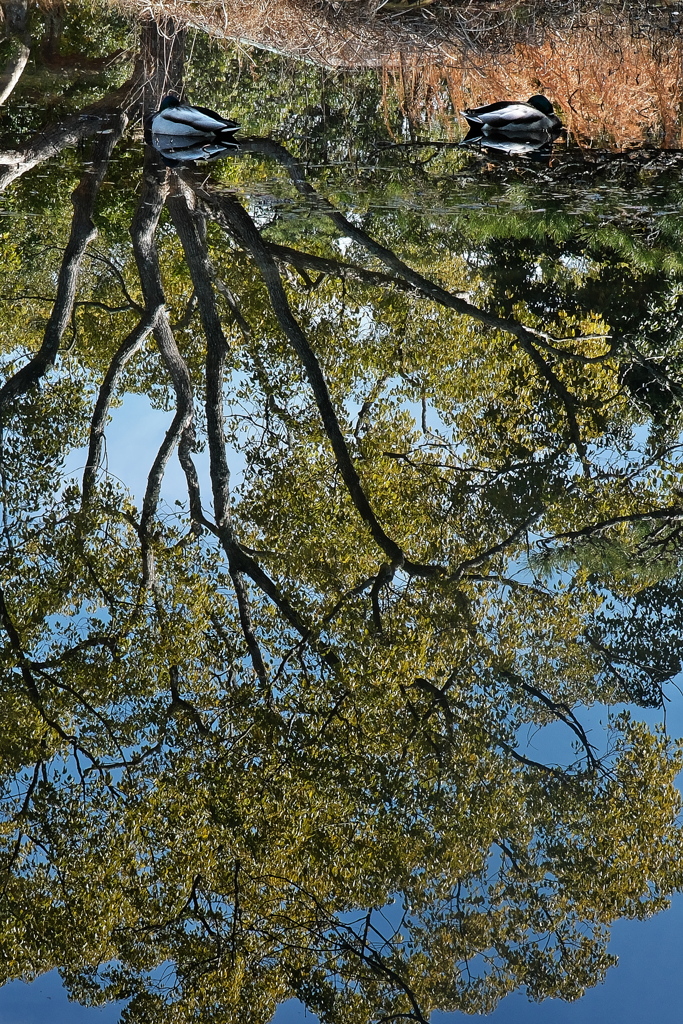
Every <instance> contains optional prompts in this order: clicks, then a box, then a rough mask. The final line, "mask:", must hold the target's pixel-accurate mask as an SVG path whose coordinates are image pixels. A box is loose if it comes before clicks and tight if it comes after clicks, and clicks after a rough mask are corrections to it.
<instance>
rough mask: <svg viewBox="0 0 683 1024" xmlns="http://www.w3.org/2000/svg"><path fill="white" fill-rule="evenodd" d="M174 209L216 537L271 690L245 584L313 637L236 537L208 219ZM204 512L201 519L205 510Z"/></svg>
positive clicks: (178, 200) (181, 198)
mask: <svg viewBox="0 0 683 1024" xmlns="http://www.w3.org/2000/svg"><path fill="white" fill-rule="evenodd" d="M190 195H191V193H190ZM168 208H169V212H170V214H171V217H172V218H173V224H174V226H175V229H176V231H177V233H178V238H179V239H180V241H181V243H182V246H183V252H184V254H185V259H186V261H187V265H188V267H189V270H190V276H191V277H192V284H193V286H194V290H195V295H196V296H197V305H198V307H199V314H200V316H201V319H202V326H203V328H204V334H205V336H206V346H207V347H206V404H205V408H206V423H207V437H208V443H209V463H210V475H211V489H212V492H213V504H214V514H215V518H216V533H217V534H218V538H219V540H220V542H221V544H222V546H223V550H224V551H225V553H226V555H227V557H228V567H229V570H230V577H231V579H232V581H233V586H234V588H235V595H236V597H237V605H238V610H239V616H240V624H241V626H242V632H243V634H244V638H245V640H246V642H247V648H248V650H249V654H250V656H251V660H252V664H253V666H254V670H255V672H256V674H257V675H258V677H259V679H260V680H261V683H262V684H263V685H264V686H268V685H269V683H268V673H267V671H266V667H265V665H264V662H263V657H262V655H261V651H260V648H259V645H258V640H257V638H256V635H255V633H254V629H253V625H252V621H251V611H250V608H249V595H248V593H247V588H246V586H245V583H244V576H245V575H247V576H249V578H250V579H251V580H252V582H254V583H256V585H257V586H258V587H259V588H260V589H261V590H262V591H263V592H264V593H265V594H267V595H268V596H269V597H270V598H271V599H272V600H273V601H274V602H275V604H276V605H277V607H278V608H279V609H280V611H281V612H282V614H283V615H284V616H285V618H286V619H287V620H288V621H289V622H290V623H291V624H292V625H293V626H294V627H295V629H296V630H297V631H298V632H299V633H300V634H301V635H302V636H308V635H309V633H310V630H309V628H308V627H307V626H306V624H305V622H303V620H302V619H301V616H300V615H299V614H298V613H297V612H296V610H295V609H294V608H293V607H292V606H291V605H290V604H289V602H288V601H287V600H286V598H284V597H283V595H282V594H281V593H280V591H279V590H278V588H277V586H276V585H275V583H274V582H273V581H272V580H271V579H270V577H269V576H267V574H266V573H265V572H264V571H263V570H262V569H261V568H260V566H259V565H257V563H256V562H255V561H254V559H253V558H252V557H251V556H250V555H247V553H246V552H245V551H244V550H243V549H242V548H241V547H240V545H239V543H238V541H237V538H236V537H235V533H234V530H233V527H232V522H231V517H230V492H229V482H230V469H229V467H228V460H227V458H226V454H225V443H226V442H225V430H224V421H223V382H224V379H225V357H226V355H227V352H228V343H227V341H226V339H225V335H224V333H223V328H222V326H221V322H220V317H219V315H218V310H217V308H216V301H215V296H214V292H213V287H212V276H213V275H212V271H211V266H210V263H209V258H208V254H207V250H206V232H205V223H204V218H203V217H202V216H200V215H197V213H196V212H195V211H193V210H191V209H190V206H189V205H188V202H187V194H183V193H179V194H176V195H175V196H172V197H171V198H170V199H169V201H168ZM199 512H200V514H201V505H200V507H199ZM202 518H203V517H202Z"/></svg>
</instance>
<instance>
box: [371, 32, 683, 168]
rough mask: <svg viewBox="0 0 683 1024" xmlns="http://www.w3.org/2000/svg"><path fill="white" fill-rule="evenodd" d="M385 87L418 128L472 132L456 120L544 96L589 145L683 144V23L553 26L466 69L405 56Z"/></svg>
mask: <svg viewBox="0 0 683 1024" xmlns="http://www.w3.org/2000/svg"><path fill="white" fill-rule="evenodd" d="M385 83H386V85H387V90H388V87H389V85H391V87H392V88H393V90H395V92H396V93H397V94H398V97H399V102H400V103H401V105H402V106H403V109H404V111H405V113H406V114H407V116H409V117H410V118H411V119H413V120H416V121H419V120H420V119H421V118H422V117H423V116H424V111H425V110H429V109H432V108H438V110H437V113H439V112H440V113H441V115H442V119H443V122H444V124H445V126H446V128H447V129H448V128H450V127H451V126H454V125H456V124H458V123H460V124H462V123H463V122H462V121H460V122H458V119H457V117H456V118H455V119H453V117H452V116H449V115H452V113H453V112H455V113H456V114H457V111H459V110H462V109H464V108H465V107H470V106H478V105H479V104H482V103H489V102H491V101H492V100H494V99H506V98H508V97H510V98H515V99H521V98H526V97H528V96H530V95H531V94H532V93H536V92H543V93H545V94H546V95H547V96H549V97H550V98H551V99H552V100H553V101H554V102H555V103H556V104H557V106H558V107H559V109H560V111H561V113H562V116H563V122H564V124H565V125H566V126H567V128H568V129H569V130H570V131H571V132H572V133H573V134H574V135H575V137H576V138H577V139H578V140H579V141H580V142H581V143H583V144H585V145H590V144H598V145H601V146H604V145H609V146H611V147H612V148H615V149H625V148H629V147H632V146H638V145H642V144H643V143H653V144H656V145H660V146H663V147H668V148H679V147H681V146H682V145H683V128H682V118H681V115H682V104H683V23H682V24H681V25H677V24H672V22H671V20H670V19H669V21H668V24H667V23H664V24H663V23H662V20H661V18H660V19H659V20H656V21H654V22H651V23H650V24H647V23H645V22H643V21H640V22H638V23H637V24H636V23H629V22H628V21H624V20H621V21H619V22H617V21H615V20H612V19H610V18H604V17H603V18H602V19H600V20H598V19H597V18H591V19H588V20H587V21H585V22H584V23H583V24H579V25H576V26H574V27H570V28H562V27H555V28H553V27H549V26H546V27H545V28H544V30H543V32H542V35H541V38H540V39H531V40H529V39H521V40H517V41H516V42H514V44H513V46H512V47H511V49H509V50H507V51H506V50H503V51H502V52H499V53H497V54H496V53H493V52H491V51H489V52H488V53H485V54H476V53H474V54H473V53H470V54H467V55H463V59H461V60H460V61H459V62H458V61H451V62H448V61H441V62H436V61H433V60H421V61H415V60H411V59H410V58H406V57H404V56H400V57H398V58H397V59H396V60H395V61H394V62H393V63H391V64H387V65H386V67H385Z"/></svg>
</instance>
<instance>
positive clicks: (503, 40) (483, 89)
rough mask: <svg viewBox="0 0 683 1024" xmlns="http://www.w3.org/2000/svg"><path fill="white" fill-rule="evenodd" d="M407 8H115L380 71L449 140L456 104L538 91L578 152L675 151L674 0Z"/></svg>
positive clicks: (679, 21)
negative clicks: (599, 148) (437, 122)
mask: <svg viewBox="0 0 683 1024" xmlns="http://www.w3.org/2000/svg"><path fill="white" fill-rule="evenodd" d="M406 3H407V0H118V4H119V6H120V7H123V8H124V10H126V11H128V12H129V13H130V14H132V15H134V16H136V17H138V18H140V17H142V18H143V19H144V18H150V19H152V18H153V19H155V20H159V21H163V20H166V19H172V21H173V22H174V23H175V24H176V25H178V26H186V27H196V28H198V29H201V30H202V31H205V32H209V33H210V34H211V35H213V36H216V37H218V38H223V39H231V40H238V41H240V42H242V43H245V44H254V45H256V46H258V47H261V48H265V49H269V50H273V51H275V52H277V53H282V54H286V55H288V56H292V57H295V58H297V59H301V60H306V61H310V62H311V63H314V64H317V65H321V66H324V67H328V68H358V67H363V68H368V67H378V68H381V69H382V71H383V74H384V80H385V85H386V86H387V94H388V92H389V87H390V86H391V90H392V94H393V96H395V95H396V94H398V99H399V103H400V105H401V107H402V108H403V110H404V112H405V113H406V115H407V116H408V117H409V118H410V119H411V120H413V121H414V122H420V121H425V120H427V119H428V118H431V117H433V116H435V115H436V116H438V115H441V117H442V119H443V123H444V125H445V126H446V129H447V130H449V131H450V130H451V128H452V129H453V131H455V130H456V129H455V125H456V124H458V123H459V119H458V117H457V111H459V110H461V109H463V108H464V107H468V106H477V105H479V104H480V103H486V102H490V101H491V100H493V99H502V98H507V97H511V98H525V97H527V96H529V95H531V94H532V93H535V92H544V93H546V94H547V95H548V96H549V97H550V98H551V99H552V100H553V101H554V102H555V103H556V104H557V105H558V107H559V109H560V111H561V113H562V115H563V121H564V123H565V124H566V125H567V127H568V128H569V129H570V130H571V131H572V132H573V133H574V134H575V135H576V137H577V138H578V139H579V140H580V141H581V142H583V143H584V144H590V142H591V141H597V142H598V143H599V144H601V145H604V144H606V143H608V144H610V145H611V146H613V147H615V148H626V147H629V146H635V145H639V144H642V143H643V142H652V143H657V144H659V145H663V146H667V147H677V146H680V145H681V144H682V141H683V140H682V138H681V97H682V96H683V15H682V14H680V13H679V8H678V5H674V4H673V2H671V0H661V2H660V3H659V5H656V4H655V5H652V4H650V5H648V6H642V7H638V6H629V7H628V8H625V7H624V6H622V4H621V3H620V2H619V0H613V3H614V6H612V7H611V6H610V0H603V2H600V3H599V4H598V0H564V2H562V0H557V2H555V3H554V4H553V5H552V9H550V6H549V5H548V4H547V3H543V2H541V0H462V2H453V0H420V2H419V3H418V4H417V5H413V6H409V7H407V6H406ZM629 11H630V12H631V13H630V15H629V14H628V12H629ZM454 114H455V116H453V115H454Z"/></svg>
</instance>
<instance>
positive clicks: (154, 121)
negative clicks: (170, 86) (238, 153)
mask: <svg viewBox="0 0 683 1024" xmlns="http://www.w3.org/2000/svg"><path fill="white" fill-rule="evenodd" d="M239 127H240V126H239V125H238V124H237V122H236V121H229V120H228V119H227V118H225V117H221V115H220V114H217V113H216V111H215V110H209V108H208V107H193V106H190V104H189V103H182V102H181V100H180V98H179V97H178V96H176V95H175V93H169V95H168V96H165V97H164V99H163V100H162V101H161V105H160V107H159V109H158V110H157V111H156V113H154V114H152V115H151V116H150V117H148V118H147V120H146V122H145V130H146V131H147V132H149V133H150V134H151V135H162V136H164V137H165V138H176V139H178V141H179V144H180V145H183V144H185V143H187V142H189V141H192V140H194V141H197V140H198V139H200V138H202V139H204V138H213V139H214V140H220V141H221V142H226V141H232V136H233V135H234V134H235V132H237V131H239ZM234 145H237V143H234Z"/></svg>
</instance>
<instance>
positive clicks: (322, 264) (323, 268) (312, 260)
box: [268, 242, 414, 292]
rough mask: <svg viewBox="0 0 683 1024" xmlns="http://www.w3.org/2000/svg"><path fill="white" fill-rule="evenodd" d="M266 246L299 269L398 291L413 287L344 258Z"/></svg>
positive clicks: (397, 278) (281, 259) (407, 290)
mask: <svg viewBox="0 0 683 1024" xmlns="http://www.w3.org/2000/svg"><path fill="white" fill-rule="evenodd" d="M268 248H269V249H270V252H271V253H272V255H273V256H274V257H275V259H276V260H280V261H281V262H282V263H289V264H290V266H292V267H295V268H296V269H297V270H299V271H303V270H317V271H318V272H319V273H320V274H325V275H327V276H329V277H339V278H341V279H342V280H347V279H348V280H351V281H359V282H360V283H361V284H367V285H371V286H380V287H387V286H389V287H391V288H397V289H398V290H399V291H405V292H413V291H414V288H413V286H412V285H411V284H408V282H407V281H404V280H403V279H402V278H400V277H393V276H392V275H391V274H383V273H381V272H380V271H377V270H366V269H365V267H359V266H356V264H354V263H346V262H345V261H344V260H338V259H332V258H330V257H329V256H318V255H316V254H315V253H310V252H300V251H299V250H298V249H292V248H291V246H289V245H277V244H276V243H275V242H268Z"/></svg>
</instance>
